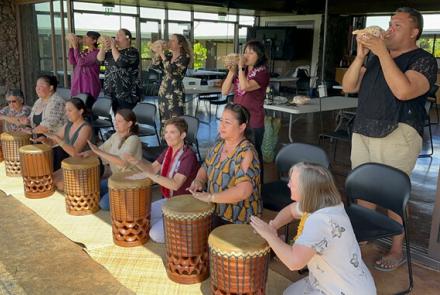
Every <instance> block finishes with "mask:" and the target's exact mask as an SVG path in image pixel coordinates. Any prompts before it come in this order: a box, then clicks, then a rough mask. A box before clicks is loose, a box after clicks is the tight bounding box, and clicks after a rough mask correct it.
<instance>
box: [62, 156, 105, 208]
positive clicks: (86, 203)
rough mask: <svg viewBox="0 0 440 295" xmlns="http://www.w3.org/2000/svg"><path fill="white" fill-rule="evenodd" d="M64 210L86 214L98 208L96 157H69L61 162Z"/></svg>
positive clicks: (97, 161)
mask: <svg viewBox="0 0 440 295" xmlns="http://www.w3.org/2000/svg"><path fill="white" fill-rule="evenodd" d="M61 168H62V169H63V178H64V192H65V194H66V212H67V213H69V214H70V215H88V214H93V213H95V212H96V211H98V210H99V191H100V179H99V178H100V173H99V172H100V171H99V160H98V158H97V157H88V158H79V157H70V158H67V159H64V160H63V161H62V162H61Z"/></svg>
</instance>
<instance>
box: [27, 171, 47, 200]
mask: <svg viewBox="0 0 440 295" xmlns="http://www.w3.org/2000/svg"><path fill="white" fill-rule="evenodd" d="M23 184H24V195H25V197H26V198H29V199H41V198H46V197H49V196H51V195H52V194H53V193H54V192H55V185H54V183H53V178H52V175H44V176H23Z"/></svg>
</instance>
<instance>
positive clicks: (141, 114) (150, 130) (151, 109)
mask: <svg viewBox="0 0 440 295" xmlns="http://www.w3.org/2000/svg"><path fill="white" fill-rule="evenodd" d="M156 110H157V109H156V106H155V105H154V104H151V103H144V102H142V103H138V104H137V105H136V106H135V107H134V108H133V112H134V113H135V115H136V119H137V122H138V123H139V137H143V136H156V138H157V144H158V145H160V138H159V132H158V131H157V125H156ZM145 125H147V126H145Z"/></svg>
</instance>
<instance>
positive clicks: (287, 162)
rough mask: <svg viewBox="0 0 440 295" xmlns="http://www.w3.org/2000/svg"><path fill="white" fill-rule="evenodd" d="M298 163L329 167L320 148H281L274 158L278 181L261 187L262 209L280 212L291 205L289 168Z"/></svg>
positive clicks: (296, 145) (297, 146)
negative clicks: (288, 185) (288, 184)
mask: <svg viewBox="0 0 440 295" xmlns="http://www.w3.org/2000/svg"><path fill="white" fill-rule="evenodd" d="M299 162H310V163H314V164H319V165H322V166H324V167H326V168H328V167H329V166H330V163H329V160H328V158H327V154H326V153H325V151H324V150H323V149H321V148H320V147H317V146H314V145H310V144H305V143H291V144H289V145H286V146H285V147H283V148H282V149H281V150H280V151H279V152H278V154H277V156H276V158H275V164H276V166H277V169H278V173H279V176H280V180H277V181H274V182H271V183H266V184H263V185H262V194H261V195H262V199H263V207H264V208H266V209H269V210H272V211H281V209H283V208H284V207H286V206H287V205H289V204H290V203H292V200H291V199H290V195H291V194H290V189H289V188H288V187H287V183H288V181H289V176H288V173H289V170H290V168H291V167H292V166H293V165H295V164H296V163H299ZM288 233H289V224H287V225H286V241H287V239H288Z"/></svg>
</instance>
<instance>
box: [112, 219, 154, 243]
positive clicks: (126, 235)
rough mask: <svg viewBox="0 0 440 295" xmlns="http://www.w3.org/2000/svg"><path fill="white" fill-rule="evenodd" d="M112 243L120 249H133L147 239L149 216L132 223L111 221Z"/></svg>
mask: <svg viewBox="0 0 440 295" xmlns="http://www.w3.org/2000/svg"><path fill="white" fill-rule="evenodd" d="M112 230H113V241H114V242H115V244H116V245H118V246H122V247H135V246H141V245H143V244H145V243H146V242H147V241H148V240H149V239H150V236H149V230H150V216H147V217H145V218H141V219H138V220H136V221H133V222H129V221H121V220H116V219H112Z"/></svg>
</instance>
